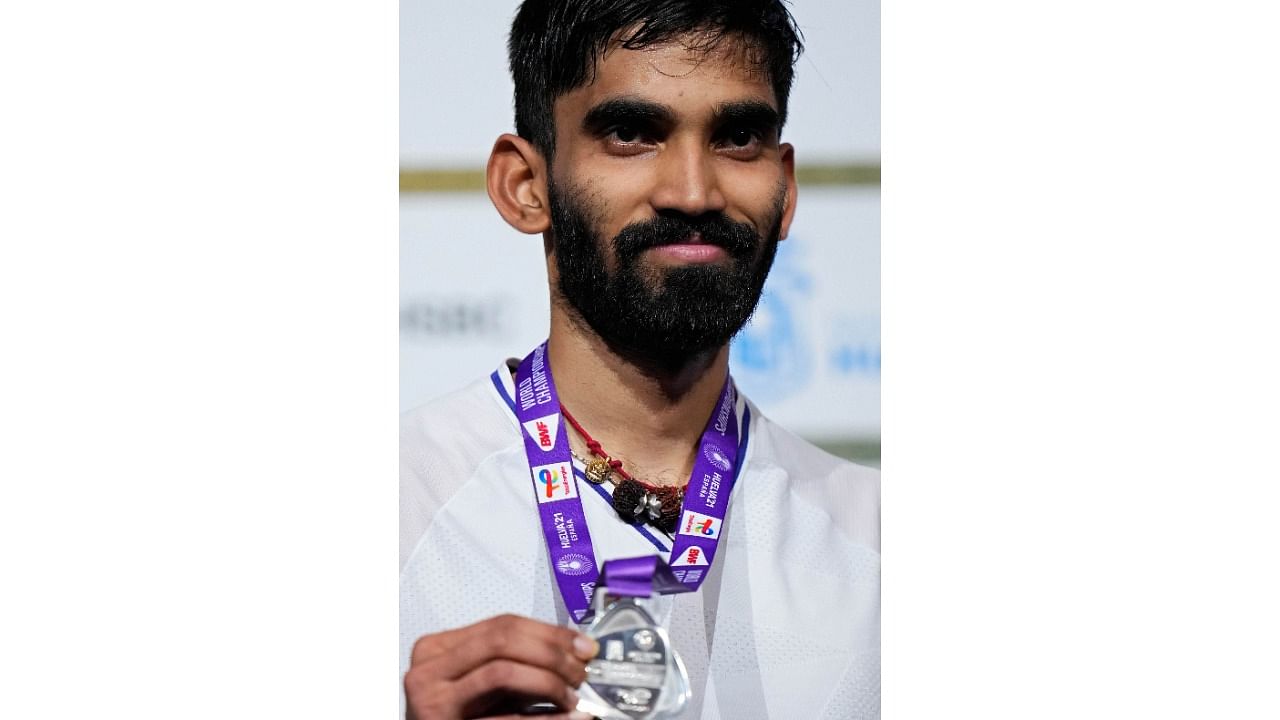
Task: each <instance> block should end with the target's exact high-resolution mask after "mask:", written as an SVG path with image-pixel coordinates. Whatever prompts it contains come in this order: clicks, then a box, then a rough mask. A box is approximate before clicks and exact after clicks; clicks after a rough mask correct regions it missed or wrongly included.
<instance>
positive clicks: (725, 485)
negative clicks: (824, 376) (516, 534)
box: [515, 342, 738, 622]
mask: <svg viewBox="0 0 1280 720" xmlns="http://www.w3.org/2000/svg"><path fill="white" fill-rule="evenodd" d="M736 402H737V393H736V392H735V390H734V386H733V381H732V378H729V377H726V378H725V382H724V387H723V388H721V390H720V399H719V400H718V401H717V402H716V405H715V411H714V412H712V414H711V417H710V418H709V419H708V420H707V425H706V427H705V428H704V429H703V431H702V438H701V440H700V441H699V443H698V454H697V456H696V457H695V458H694V463H693V473H692V474H691V475H690V477H689V485H688V486H687V487H686V488H685V494H684V505H683V506H682V507H681V508H680V511H681V512H680V523H679V524H678V525H677V526H676V536H675V542H674V543H673V544H672V547H671V561H670V570H669V573H670V575H671V576H672V577H674V578H675V580H676V581H677V582H678V583H679V586H678V587H679V589H677V586H676V585H671V584H669V583H666V582H661V581H660V582H659V583H657V585H654V583H653V581H654V580H655V579H658V577H657V576H655V574H654V573H655V572H656V573H658V574H659V575H662V573H663V572H665V571H666V570H667V564H666V563H661V562H660V561H661V558H658V557H657V556H652V557H647V558H628V559H627V560H626V561H623V565H622V566H621V567H620V569H621V570H623V572H622V573H621V574H619V575H618V577H619V578H620V579H622V578H630V579H628V580H624V584H627V585H628V587H630V585H631V584H633V583H635V582H636V581H637V579H638V578H635V576H634V573H636V572H637V571H638V572H644V568H645V567H650V566H648V565H645V564H637V565H628V564H627V563H629V562H631V561H636V562H637V563H639V562H640V561H644V562H645V563H652V562H653V561H654V560H658V561H659V564H660V565H661V569H659V568H658V566H657V565H656V564H655V565H652V566H651V569H650V570H648V573H649V575H648V580H647V581H648V582H649V586H650V588H652V589H654V590H657V591H658V592H661V593H663V594H666V593H671V592H690V591H694V590H697V589H698V587H699V586H700V585H701V584H702V581H703V580H704V579H705V578H706V574H707V571H708V570H710V568H711V563H712V562H713V561H714V560H715V553H716V547H717V546H718V544H719V541H720V531H721V530H722V529H723V525H724V515H725V509H726V508H727V506H728V504H729V494H730V493H731V492H732V491H733V484H734V482H736V480H737V476H738V468H737V466H736V463H737V454H738V415H737V413H736V412H734V409H735V405H736ZM515 405H516V408H515V409H516V419H517V420H518V421H519V422H520V425H521V427H522V428H523V430H524V450H525V455H526V456H527V458H528V461H529V475H530V479H531V480H532V482H533V493H534V498H535V499H536V500H537V504H538V516H539V518H540V519H541V521H542V534H543V537H544V539H545V540H546V543H547V552H548V553H549V555H550V557H551V570H552V572H553V573H554V574H555V578H556V584H557V585H558V586H559V588H560V595H561V597H562V598H564V604H565V607H566V608H567V609H568V610H569V614H570V615H571V616H572V617H573V619H574V621H575V622H582V621H583V620H584V619H585V618H586V616H587V614H588V613H589V610H590V607H591V595H592V593H593V592H594V590H595V586H596V581H597V580H599V578H600V571H599V569H598V567H597V565H596V558H595V549H594V547H593V546H592V544H591V534H590V533H589V532H588V530H587V518H586V514H585V513H584V512H583V509H582V500H581V498H579V497H578V481H577V478H576V477H574V474H573V456H572V455H571V454H570V450H569V436H568V431H567V429H566V428H565V424H566V423H564V422H562V418H561V415H560V398H559V395H557V394H556V386H555V381H554V380H553V379H552V376H551V368H550V367H549V366H548V364H547V344H546V343H545V342H544V343H542V344H541V345H539V346H538V347H537V348H535V349H534V351H533V352H532V353H529V355H528V357H526V358H525V359H524V360H522V361H521V362H520V367H519V368H518V369H517V370H516V397H515ZM614 562H617V561H614ZM609 567H610V569H613V568H614V565H613V564H612V563H611V564H610V565H609ZM611 577H612V574H611V575H610V576H609V577H606V580H610V578H611ZM610 581H611V580H610ZM610 589H611V590H612V589H613V587H612V585H610ZM648 594H649V592H646V593H645V596H648Z"/></svg>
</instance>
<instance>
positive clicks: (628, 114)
mask: <svg viewBox="0 0 1280 720" xmlns="http://www.w3.org/2000/svg"><path fill="white" fill-rule="evenodd" d="M711 119H712V122H713V124H715V125H716V126H724V125H729V124H734V125H746V126H748V127H752V128H755V129H758V130H761V131H764V132H772V133H776V132H777V131H778V130H779V129H780V128H779V125H780V123H779V117H778V111H777V110H775V109H773V106H772V105H770V104H769V103H767V102H764V101H762V100H734V101H731V102H725V103H721V104H719V105H717V106H716V107H715V109H714V110H713V111H712V118H711ZM628 124H630V125H648V126H659V127H664V126H665V127H670V126H672V125H675V124H676V113H675V111H674V110H672V109H671V108H670V107H669V106H667V105H663V104H662V103H658V102H653V101H652V100H644V99H641V98H635V97H618V98H610V99H608V100H605V101H603V102H601V103H599V104H598V105H595V106H594V107H592V108H591V109H590V110H588V111H587V113H586V115H584V116H583V117H582V129H583V130H585V131H586V132H588V133H591V134H603V133H605V132H606V131H608V130H611V129H612V128H614V127H616V126H618V125H628Z"/></svg>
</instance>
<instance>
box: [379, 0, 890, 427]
mask: <svg viewBox="0 0 1280 720" xmlns="http://www.w3.org/2000/svg"><path fill="white" fill-rule="evenodd" d="M516 5H517V3H515V2H508V1H503V2H497V1H494V2H470V3H426V2H422V1H421V0H404V2H402V4H401V23H400V32H401V60H400V63H401V72H400V89H401V103H400V144H401V168H402V169H403V170H428V171H430V170H433V169H446V168H448V169H464V170H475V171H478V170H480V169H482V168H483V167H484V163H485V160H486V158H487V155H488V152H489V148H490V146H491V144H492V142H493V140H494V138H496V137H497V136H498V135H499V134H500V133H503V132H509V131H510V130H511V127H512V118H511V81H510V79H509V77H508V75H507V69H506V59H505V58H506V54H505V53H506V50H505V42H506V33H507V28H508V26H509V23H510V18H511V16H512V14H513V13H514V10H515V7H516ZM793 13H794V14H795V16H796V19H797V21H798V22H799V24H800V26H801V29H802V31H803V32H804V34H805V40H806V47H807V49H806V52H805V55H804V56H803V57H802V58H801V60H800V63H799V65H798V66H797V78H796V83H795V87H794V89H793V91H792V99H791V110H790V116H789V120H788V124H787V127H786V129H785V131H784V139H786V140H787V141H788V142H791V143H793V144H794V145H795V146H796V154H797V164H798V165H799V166H800V167H801V168H804V167H805V166H814V165H852V164H858V165H873V166H874V165H878V163H879V142H880V136H879V113H880V106H879V40H878V37H879V8H878V5H877V4H876V3H875V2H869V1H868V0H855V1H854V2H835V1H829V2H809V1H805V0H800V1H799V2H796V3H794V5H793ZM400 207H401V226H400V243H401V251H400V301H401V360H400V404H401V409H402V410H404V409H408V408H410V407H413V406H415V405H417V404H420V403H422V402H424V401H426V400H428V399H430V398H431V397H434V396H436V395H438V394H440V393H442V392H446V391H448V390H450V389H453V388H456V387H458V386H460V385H462V384H464V383H466V382H468V381H470V380H473V379H475V378H477V377H479V376H481V375H483V374H486V373H488V372H490V371H491V370H492V369H493V368H494V367H496V366H497V364H498V363H499V362H500V361H501V360H502V359H504V358H507V357H512V356H521V355H523V354H525V353H526V352H528V351H529V350H530V349H531V348H532V347H533V346H534V345H535V344H537V343H538V342H539V341H540V340H541V339H542V338H543V337H544V336H545V333H546V326H547V303H548V301H547V291H546V279H545V274H544V271H543V261H542V255H541V241H540V239H539V238H535V237H528V236H524V235H520V234H519V233H516V232H515V231H513V230H511V229H510V228H509V227H507V226H506V225H505V224H504V223H503V222H502V220H501V219H500V218H499V217H498V215H497V213H496V212H495V211H494V210H493V208H492V206H491V205H490V204H489V200H488V198H487V197H486V196H485V195H484V193H482V192H449V193H410V192H404V193H402V194H401V205H400ZM879 237H880V213H879V187H878V185H843V186H840V185H837V186H830V185H823V186H816V187H807V186H806V185H805V184H804V183H802V184H801V187H800V199H799V204H798V206H797V212H796V220H795V223H794V225H793V228H792V233H791V237H790V238H789V239H788V240H787V241H785V242H784V243H783V244H782V246H781V247H780V249H779V252H778V259H777V262H776V264H775V266H774V271H773V273H772V275H771V276H770V279H769V282H768V284H767V285H766V288H765V296H764V299H763V300H762V302H761V306H760V309H759V311H758V312H757V315H756V317H755V318H754V319H753V320H752V322H751V323H750V324H749V325H748V327H747V328H746V329H744V331H743V332H742V333H741V334H740V335H739V337H738V338H737V339H735V341H734V344H733V348H732V363H733V372H734V376H735V378H736V379H737V381H738V383H739V384H740V386H741V387H742V388H743V390H744V391H745V392H746V393H748V395H749V396H750V397H751V398H752V399H753V400H754V401H755V402H756V403H757V404H759V405H760V406H761V408H762V409H763V410H764V411H765V412H766V413H768V414H769V415H770V416H771V417H773V418H775V419H776V420H778V421H779V422H781V423H783V424H784V425H786V426H787V427H789V428H791V429H793V430H795V431H797V432H799V433H801V434H803V435H805V436H807V437H810V438H813V439H818V440H874V439H877V438H878V437H879V432H880V431H879V428H880V420H879V416H880V321H879V318H880V281H879V277H880V251H879V242H880V241H879Z"/></svg>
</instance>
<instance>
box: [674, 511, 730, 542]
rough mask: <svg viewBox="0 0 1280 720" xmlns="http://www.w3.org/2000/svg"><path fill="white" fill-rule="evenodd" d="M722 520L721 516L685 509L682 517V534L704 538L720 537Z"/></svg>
mask: <svg viewBox="0 0 1280 720" xmlns="http://www.w3.org/2000/svg"><path fill="white" fill-rule="evenodd" d="M721 522H722V521H721V520H720V518H714V517H711V516H710V515H703V514H702V513H696V512H694V511H692V510H685V511H684V517H683V518H681V519H680V534H681V535H696V536H697V537H704V538H714V537H718V536H719V535H720V523H721Z"/></svg>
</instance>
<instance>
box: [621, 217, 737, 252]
mask: <svg viewBox="0 0 1280 720" xmlns="http://www.w3.org/2000/svg"><path fill="white" fill-rule="evenodd" d="M695 232H696V233H698V234H699V235H701V236H702V242H705V243H709V244H711V245H717V246H719V247H721V248H724V249H725V250H726V251H727V252H728V253H729V254H730V255H731V256H733V257H735V258H739V257H744V256H749V255H751V254H753V253H754V252H755V250H756V248H757V247H758V246H759V245H760V242H761V238H760V235H759V234H758V233H757V232H756V231H755V228H753V227H751V226H750V225H748V224H747V223H740V222H735V221H733V220H730V219H729V218H728V217H726V216H725V215H723V214H721V213H714V214H708V215H702V216H699V217H696V218H691V217H687V216H677V215H659V216H657V217H655V218H653V219H652V220H642V221H640V222H634V223H631V224H630V225H627V226H626V227H624V228H622V230H621V231H619V232H618V234H617V236H615V237H614V239H613V246H614V251H615V252H616V253H617V256H618V259H619V260H621V261H626V260H631V259H634V258H636V257H639V255H640V253H642V252H644V251H645V250H648V249H649V248H653V247H659V246H662V245H673V244H676V243H681V242H684V241H685V240H687V239H688V238H689V236H690V235H692V234H693V233H695Z"/></svg>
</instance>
